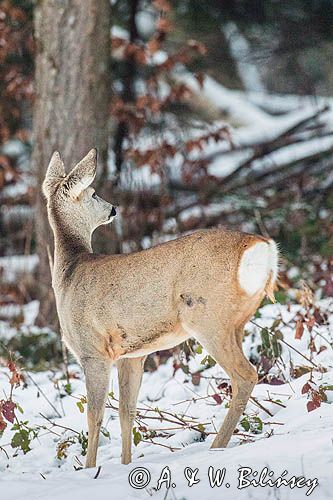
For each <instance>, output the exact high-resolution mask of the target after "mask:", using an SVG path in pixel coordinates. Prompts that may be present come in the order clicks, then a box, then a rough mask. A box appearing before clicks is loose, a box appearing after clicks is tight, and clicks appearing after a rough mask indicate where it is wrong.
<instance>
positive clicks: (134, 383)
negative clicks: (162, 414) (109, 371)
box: [117, 356, 146, 464]
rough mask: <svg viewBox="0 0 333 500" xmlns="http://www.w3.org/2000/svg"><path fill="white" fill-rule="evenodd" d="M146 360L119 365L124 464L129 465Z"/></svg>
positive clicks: (133, 360)
mask: <svg viewBox="0 0 333 500" xmlns="http://www.w3.org/2000/svg"><path fill="white" fill-rule="evenodd" d="M145 359H146V357H145V356H143V357H140V358H132V359H120V360H119V361H118V363H117V366H118V380H119V418H120V426H121V440H122V452H121V463H122V464H129V463H130V462H131V461H132V452H131V449H132V427H133V420H134V417H135V415H136V403H137V399H138V394H139V390H140V386H141V380H142V373H143V365H144V361H145Z"/></svg>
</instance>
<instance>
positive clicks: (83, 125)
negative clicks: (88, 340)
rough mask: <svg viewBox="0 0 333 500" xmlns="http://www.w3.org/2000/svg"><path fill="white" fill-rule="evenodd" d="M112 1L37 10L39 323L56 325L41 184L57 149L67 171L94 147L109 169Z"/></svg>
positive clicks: (49, 1) (67, 2)
mask: <svg viewBox="0 0 333 500" xmlns="http://www.w3.org/2000/svg"><path fill="white" fill-rule="evenodd" d="M110 24H111V23H110V1H109V0H85V1H84V2H83V1H82V0H41V1H40V2H38V3H37V6H36V9H35V38H36V51H37V57H36V75H35V81H36V102H35V109H34V150H33V166H34V168H35V172H36V178H37V182H38V188H39V189H38V193H37V199H36V208H37V212H36V213H37V215H36V237H37V251H38V254H39V259H40V264H39V272H38V284H39V297H40V300H41V307H40V314H39V318H38V322H39V324H44V325H45V324H54V321H55V317H56V316H55V305H54V297H53V292H52V289H51V277H50V271H49V263H48V256H47V245H49V246H50V248H51V251H52V249H53V241H52V240H53V237H52V233H51V231H50V228H49V224H48V221H47V216H46V207H45V200H44V198H43V195H42V194H41V190H40V188H41V185H42V182H43V179H44V175H45V171H46V167H47V165H48V162H49V160H50V157H51V155H52V152H53V151H54V150H59V152H60V153H61V155H62V158H63V160H64V162H65V166H66V169H67V171H68V170H69V169H70V168H71V167H72V166H73V165H74V164H75V163H76V162H77V161H79V160H80V159H81V158H82V157H83V156H84V155H85V154H86V153H87V152H88V150H89V149H91V148H92V147H97V148H98V152H99V163H100V166H103V167H104V168H103V169H101V168H100V169H99V171H100V172H101V171H105V165H106V161H107V149H108V148H107V147H108V118H109V96H110V78H111V76H110Z"/></svg>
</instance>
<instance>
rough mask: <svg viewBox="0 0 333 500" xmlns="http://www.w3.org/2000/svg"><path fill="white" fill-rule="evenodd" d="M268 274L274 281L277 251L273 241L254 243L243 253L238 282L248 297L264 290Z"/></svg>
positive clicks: (276, 269)
mask: <svg viewBox="0 0 333 500" xmlns="http://www.w3.org/2000/svg"><path fill="white" fill-rule="evenodd" d="M270 273H272V280H273V281H275V280H276V278H277V273H278V249H277V246H276V243H275V242H274V241H273V240H269V241H268V242H267V243H266V242H265V241H260V242H258V243H255V244H254V245H253V246H252V247H251V248H248V249H247V250H245V252H244V253H243V256H242V258H241V261H240V265H239V269H238V281H239V284H240V286H241V287H242V289H243V290H244V291H245V292H246V293H247V294H248V295H254V294H255V293H256V292H258V291H259V290H262V289H264V288H265V286H266V284H267V280H268V278H269V275H270Z"/></svg>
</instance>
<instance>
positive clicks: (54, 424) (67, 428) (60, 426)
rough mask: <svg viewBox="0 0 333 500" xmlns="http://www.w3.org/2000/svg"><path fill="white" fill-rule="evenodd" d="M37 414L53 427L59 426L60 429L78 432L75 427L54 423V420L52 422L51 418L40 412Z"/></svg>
mask: <svg viewBox="0 0 333 500" xmlns="http://www.w3.org/2000/svg"><path fill="white" fill-rule="evenodd" d="M39 415H40V416H41V417H42V418H45V420H47V421H48V422H49V423H50V424H51V425H52V426H54V427H59V428H60V429H65V430H66V431H71V432H74V433H75V434H80V433H79V431H76V430H75V429H72V428H71V427H66V426H65V425H60V424H56V423H55V422H52V420H51V419H50V418H48V417H46V416H45V415H43V414H42V413H39Z"/></svg>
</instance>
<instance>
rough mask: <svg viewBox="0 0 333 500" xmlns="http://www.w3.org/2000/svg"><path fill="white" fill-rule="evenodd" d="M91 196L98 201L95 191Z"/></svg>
mask: <svg viewBox="0 0 333 500" xmlns="http://www.w3.org/2000/svg"><path fill="white" fill-rule="evenodd" d="M91 196H92V197H93V198H94V200H97V194H96V193H95V191H94V192H93V194H92V195H91Z"/></svg>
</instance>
